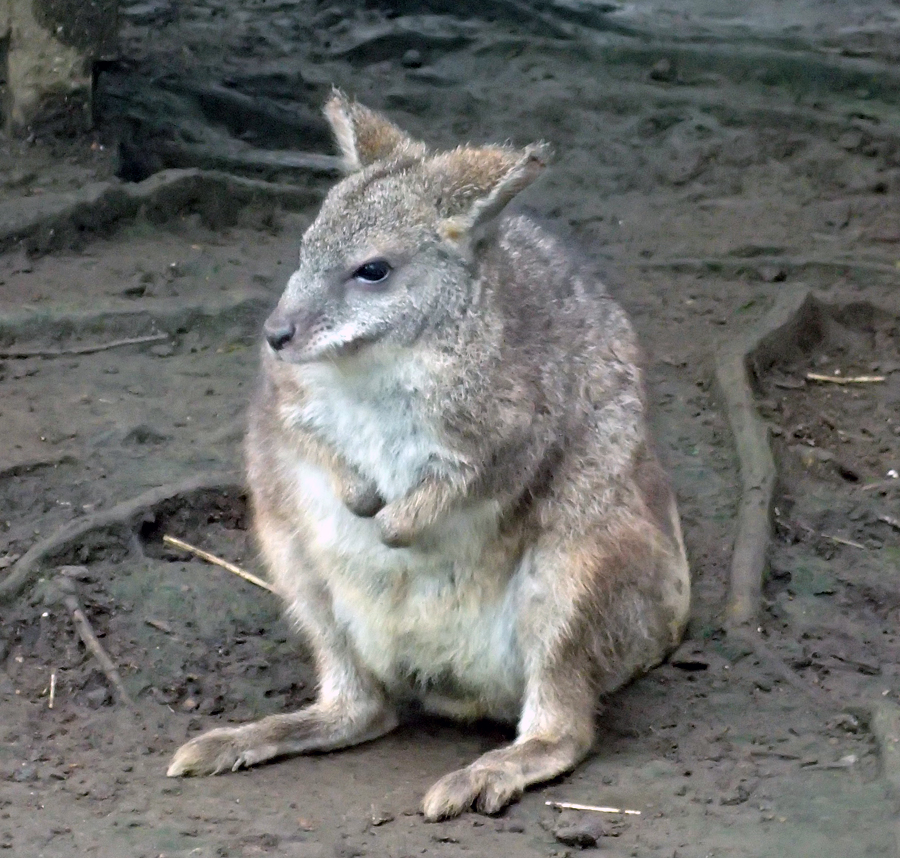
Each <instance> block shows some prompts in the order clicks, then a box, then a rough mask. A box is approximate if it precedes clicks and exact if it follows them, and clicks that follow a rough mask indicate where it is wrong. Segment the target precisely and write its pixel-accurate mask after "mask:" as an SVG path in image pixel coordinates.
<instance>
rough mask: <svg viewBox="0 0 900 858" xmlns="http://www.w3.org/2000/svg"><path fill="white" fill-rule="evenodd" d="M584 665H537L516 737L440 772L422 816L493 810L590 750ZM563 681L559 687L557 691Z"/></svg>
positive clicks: (589, 693)
mask: <svg viewBox="0 0 900 858" xmlns="http://www.w3.org/2000/svg"><path fill="white" fill-rule="evenodd" d="M589 670H590V667H589V665H584V666H583V670H582V669H580V668H579V666H578V665H572V664H569V665H560V666H559V668H556V669H551V670H549V671H547V670H546V669H541V670H538V671H537V672H536V675H535V676H534V677H533V678H532V680H531V683H530V687H529V689H528V691H527V696H526V701H525V711H524V712H523V715H522V718H521V720H520V722H519V737H518V739H516V741H515V742H514V743H513V744H512V745H508V746H507V747H505V748H499V749H498V750H496V751H489V752H488V753H486V754H483V755H482V756H481V757H479V758H478V759H477V760H476V761H475V762H474V763H472V764H471V765H468V766H466V767H465V768H464V769H460V770H459V771H456V772H451V773H450V774H449V775H445V776H444V777H442V778H441V779H440V780H439V781H438V782H437V783H436V784H435V785H434V786H433V787H432V788H431V789H430V790H429V791H428V793H427V794H426V796H425V799H424V801H423V803H422V811H423V813H424V814H425V818H426V819H427V820H429V821H431V822H434V821H437V820H439V819H447V818H448V817H452V816H458V815H459V814H460V813H462V812H463V811H465V810H468V809H469V808H470V807H474V808H475V809H476V810H479V811H481V812H482V813H497V812H498V811H500V810H502V809H503V808H504V807H506V805H508V804H509V803H510V802H512V801H515V800H516V799H517V798H519V796H520V795H522V793H523V792H524V791H525V788H526V787H528V786H530V785H531V784H536V783H541V782H542V781H547V780H551V779H552V778H555V777H556V776H557V775H561V774H563V773H564V772H567V771H569V770H571V769H573V768H574V767H575V766H576V765H577V764H578V763H579V762H580V761H581V760H582V759H583V758H584V756H585V755H586V754H587V752H588V751H589V750H590V747H591V744H592V742H593V736H594V704H595V701H594V693H593V690H592V688H591V687H590V683H589V682H588V681H586V674H587V673H589ZM563 682H564V683H565V689H564V692H563V693H559V692H560V691H562V688H563V687H562V686H561V685H560V683H563Z"/></svg>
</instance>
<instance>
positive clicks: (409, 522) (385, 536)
mask: <svg viewBox="0 0 900 858" xmlns="http://www.w3.org/2000/svg"><path fill="white" fill-rule="evenodd" d="M375 521H376V522H377V523H378V530H379V533H380V535H381V541H382V542H383V543H384V544H385V545H388V546H390V547H391V548H406V547H407V546H408V545H412V543H413V542H415V541H416V537H418V535H419V534H420V533H421V532H422V530H423V527H422V526H421V525H420V524H419V523H418V522H417V521H416V517H415V516H414V515H411V514H410V512H409V510H408V509H407V508H406V507H405V506H404V505H403V503H402V502H400V501H395V502H394V503H389V504H388V505H387V506H386V507H384V509H382V510H381V511H380V512H379V513H378V514H377V515H376V516H375Z"/></svg>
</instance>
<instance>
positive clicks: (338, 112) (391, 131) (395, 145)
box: [325, 89, 428, 173]
mask: <svg viewBox="0 0 900 858" xmlns="http://www.w3.org/2000/svg"><path fill="white" fill-rule="evenodd" d="M325 117H326V119H328V122H329V123H330V124H331V127H332V129H333V131H334V136H335V137H336V138H337V142H338V146H339V147H340V149H341V154H342V155H343V156H344V168H345V170H346V171H347V172H348V173H354V172H356V171H357V170H362V169H363V168H364V167H368V166H369V165H370V164H374V163H375V162H376V161H384V160H387V159H392V158H397V157H401V156H403V155H406V156H411V157H416V158H423V157H425V155H427V154H428V148H427V147H426V146H425V144H424V143H420V142H419V141H418V140H415V139H414V138H412V137H410V136H409V135H408V134H406V133H405V132H403V131H401V130H400V129H399V128H398V127H397V126H396V125H394V123H393V122H391V121H390V120H388V119H386V118H385V117H384V116H382V115H381V114H380V113H376V112H375V111H374V110H369V108H368V107H364V106H363V105H361V104H360V103H359V102H356V101H353V100H352V99H350V98H348V97H347V96H346V95H345V94H344V93H343V92H341V91H340V90H339V89H334V90H332V93H331V98H329V99H328V101H327V102H326V104H325Z"/></svg>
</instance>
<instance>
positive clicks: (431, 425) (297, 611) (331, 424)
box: [168, 91, 690, 820]
mask: <svg viewBox="0 0 900 858" xmlns="http://www.w3.org/2000/svg"><path fill="white" fill-rule="evenodd" d="M325 113H326V115H327V117H328V120H329V122H330V123H331V126H332V127H333V129H334V132H335V135H336V137H337V141H338V144H339V146H340V149H341V151H342V153H343V161H344V165H345V168H346V173H347V175H346V177H345V178H344V179H343V180H342V181H340V182H339V183H338V184H337V185H336V186H335V187H334V188H332V190H331V191H330V193H329V194H328V196H327V197H326V199H325V202H324V203H323V205H322V209H321V211H320V212H319V215H318V217H317V218H316V220H315V221H314V223H313V224H312V225H311V226H310V227H309V229H308V230H307V232H306V234H305V235H304V236H303V240H302V243H301V247H300V264H299V267H298V268H297V271H296V272H295V273H294V274H293V275H292V276H291V278H290V279H289V281H288V284H287V288H286V289H285V292H284V294H283V295H282V297H281V300H280V301H279V303H278V306H277V308H276V309H275V311H274V312H273V313H272V315H271V316H270V317H269V319H268V320H267V321H266V323H265V329H264V332H265V340H266V342H265V343H264V345H263V353H262V373H261V379H260V382H259V386H258V390H257V392H256V395H255V398H254V400H253V403H252V406H251V413H250V428H249V432H248V437H247V444H246V454H247V461H248V475H249V487H250V492H251V496H252V502H253V510H254V516H255V529H256V534H257V536H258V539H259V543H260V545H261V548H262V553H263V556H264V558H265V561H266V563H267V565H268V569H269V572H270V575H271V580H272V582H273V584H274V586H275V587H276V589H277V590H278V592H279V593H280V594H281V595H282V596H283V597H284V599H285V600H286V602H287V607H288V611H289V613H290V615H291V617H292V618H293V619H294V620H295V621H296V622H297V624H298V625H299V627H300V628H301V629H302V631H303V632H304V633H305V635H306V637H307V638H308V640H309V643H310V645H311V647H312V651H313V654H314V656H315V663H316V669H317V672H318V680H319V686H318V692H317V697H316V701H315V702H314V703H313V704H312V705H310V706H309V707H307V708H305V709H301V710H300V711H298V712H292V713H289V714H283V715H272V716H269V717H267V718H263V719H262V720H260V721H257V722H255V723H251V724H246V725H244V726H240V727H225V728H219V729H215V730H212V731H210V732H208V733H206V734H203V735H200V736H198V737H197V738H195V739H192V740H191V741H190V742H188V743H187V744H185V745H183V746H182V747H181V748H180V749H179V750H178V751H177V753H176V754H175V756H174V758H173V760H172V763H171V765H170V766H169V770H168V774H169V775H171V776H176V775H195V774H196V775H200V774H215V773H218V772H223V771H228V770H236V769H239V768H242V767H244V766H252V765H255V764H257V763H261V762H263V761H264V760H270V759H272V758H274V757H280V756H284V755H288V754H299V753H305V752H312V751H330V750H334V749H337V748H343V747H347V746H350V745H356V744H358V743H360V742H364V741H368V740H370V739H374V738H376V737H377V736H381V735H384V734H385V733H387V732H389V731H390V730H392V729H393V728H394V727H395V726H396V725H397V723H398V718H399V716H400V715H401V714H402V713H403V712H404V710H405V709H407V708H408V707H409V706H410V705H411V704H412V705H417V706H419V707H420V708H423V709H424V710H426V711H429V712H433V713H438V714H441V715H446V716H451V717H453V718H458V719H464V720H473V719H477V718H482V717H484V718H492V719H499V720H501V721H507V722H512V723H517V725H518V733H517V738H516V740H515V741H514V742H513V743H512V744H511V745H508V746H506V747H502V748H499V749H497V750H494V751H490V752H489V753H486V754H484V755H483V756H482V757H480V758H479V759H477V760H475V762H473V763H472V764H471V765H469V766H467V767H466V768H464V769H461V770H460V771H456V772H452V773H451V774H448V775H446V776H445V777H443V778H442V779H441V780H439V781H438V782H437V783H436V784H435V785H434V786H433V787H432V788H431V789H430V790H429V791H428V793H427V795H426V796H425V799H424V803H423V812H424V815H425V817H426V819H428V820H438V819H443V818H447V817H452V816H455V815H457V814H459V813H462V812H463V811H465V810H466V809H468V808H470V807H474V808H475V809H477V810H479V811H482V812H485V813H495V812H497V811H499V810H500V809H501V808H503V807H504V806H506V805H507V804H509V803H510V802H511V801H513V800H515V799H516V798H518V797H519V796H520V795H521V794H522V792H523V790H524V789H525V788H526V787H527V786H529V785H530V784H534V783H538V782H540V781H546V780H548V779H551V778H554V777H556V776H557V775H559V774H561V773H563V772H566V771H568V770H570V769H572V768H573V767H574V766H575V765H576V764H577V763H578V762H579V761H580V760H582V759H583V758H584V757H585V755H586V754H587V753H588V751H589V750H590V748H591V744H592V742H593V738H594V729H595V724H594V719H595V714H596V710H597V709H598V706H599V701H600V699H601V697H602V695H604V694H607V693H609V692H611V691H613V690H614V689H616V688H617V687H619V686H621V685H622V684H623V683H625V682H626V681H628V680H629V679H630V678H632V677H634V676H635V675H636V674H638V673H640V672H642V671H645V670H647V669H649V668H650V667H652V666H653V665H654V664H656V663H658V662H659V661H660V660H661V659H662V658H664V656H665V655H666V654H667V652H669V651H670V650H671V649H672V648H673V647H674V646H675V645H676V644H677V643H678V641H679V639H680V636H681V634H682V631H683V628H684V624H685V621H686V617H687V613H688V607H689V601H690V582H689V573H688V564H687V560H686V557H685V551H684V544H683V542H682V537H681V528H680V524H679V520H678V513H677V510H676V507H675V501H674V497H673V494H672V491H671V489H670V487H669V483H668V480H667V478H666V476H665V474H664V473H663V471H662V470H661V468H660V466H659V465H658V463H657V460H656V458H655V456H654V453H653V451H652V449H651V444H650V439H649V437H648V431H647V425H646V419H645V402H644V391H643V381H642V376H641V371H640V369H639V368H638V362H639V355H638V350H637V347H636V343H635V337H634V333H633V331H632V329H631V327H630V324H629V322H628V320H627V319H626V317H625V315H624V313H623V311H622V310H621V308H620V307H619V306H618V305H617V304H616V303H615V302H614V301H613V300H612V299H611V298H610V297H609V295H608V294H607V293H606V291H605V289H604V287H603V286H602V285H601V284H600V283H599V282H597V280H596V279H595V278H594V277H593V276H591V275H590V274H588V273H587V271H586V269H585V267H584V266H582V264H581V263H579V262H577V261H575V260H574V259H573V256H572V254H571V253H570V252H569V251H568V250H567V249H566V248H565V247H564V246H563V245H562V244H561V243H560V242H559V241H558V240H557V239H555V238H553V237H552V236H550V235H549V234H548V233H547V232H545V231H544V230H543V229H542V228H541V227H539V226H538V225H536V224H535V223H534V222H533V221H532V220H531V219H529V218H528V217H525V216H523V215H510V214H505V213H504V212H503V210H504V208H505V206H506V204H507V203H508V202H509V201H510V200H511V199H512V198H513V197H515V196H516V195H517V194H518V193H519V192H520V191H522V190H523V189H524V188H525V187H527V186H528V185H530V184H531V183H532V182H533V181H534V180H535V179H536V178H537V177H538V175H539V174H540V173H541V172H542V171H543V169H544V167H545V166H546V164H547V160H548V155H549V152H548V148H547V147H546V146H545V145H543V144H537V145H532V146H528V147H526V148H524V149H521V150H520V149H514V148H511V147H509V146H486V147H470V146H462V147H460V148H457V149H454V150H453V151H450V152H434V151H432V150H431V149H430V148H428V147H427V146H426V145H425V144H424V143H421V142H419V141H417V140H414V139H412V138H411V137H409V136H407V135H406V134H405V133H404V132H402V131H401V130H400V129H399V128H397V127H396V126H395V125H393V124H392V123H391V122H389V121H388V120H387V119H386V118H384V117H383V116H381V115H379V114H378V113H376V112H374V111H371V110H369V109H367V108H366V107H363V106H362V105H360V104H358V103H356V102H354V101H352V100H350V99H349V98H347V97H346V96H345V95H344V94H342V93H340V92H337V91H335V92H334V93H333V95H332V97H331V99H330V100H329V101H328V103H327V105H326V107H325Z"/></svg>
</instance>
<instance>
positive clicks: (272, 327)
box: [263, 319, 297, 352]
mask: <svg viewBox="0 0 900 858" xmlns="http://www.w3.org/2000/svg"><path fill="white" fill-rule="evenodd" d="M263 333H264V334H265V335H266V342H268V344H269V345H270V346H272V348H273V349H274V350H275V351H276V352H280V351H281V350H282V349H283V348H284V347H285V346H286V345H287V344H288V343H289V342H290V341H291V340H292V339H293V338H294V334H296V333H297V326H296V325H295V324H294V323H293V322H289V321H287V320H286V319H268V320H266V323H265V325H263Z"/></svg>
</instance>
